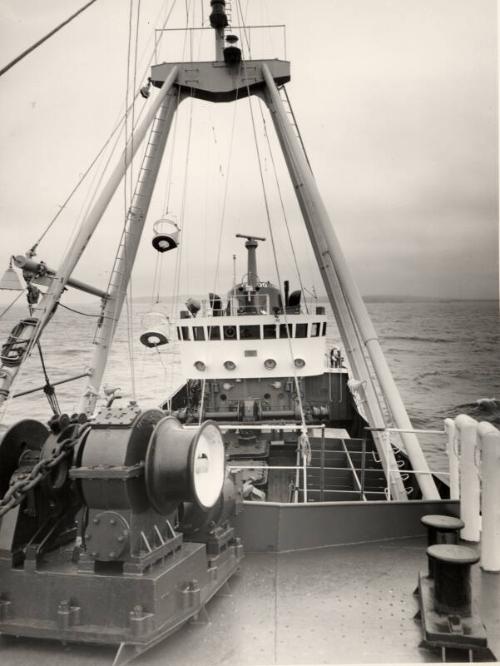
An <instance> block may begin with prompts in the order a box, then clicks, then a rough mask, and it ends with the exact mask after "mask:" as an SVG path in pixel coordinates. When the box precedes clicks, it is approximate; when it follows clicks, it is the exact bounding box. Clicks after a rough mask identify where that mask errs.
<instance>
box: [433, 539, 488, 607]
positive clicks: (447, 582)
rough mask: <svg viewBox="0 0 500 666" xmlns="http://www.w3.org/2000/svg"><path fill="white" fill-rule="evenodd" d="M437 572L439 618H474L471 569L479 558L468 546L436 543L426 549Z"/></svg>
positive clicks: (435, 583) (435, 593) (435, 605)
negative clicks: (444, 616)
mask: <svg viewBox="0 0 500 666" xmlns="http://www.w3.org/2000/svg"><path fill="white" fill-rule="evenodd" d="M427 555H428V557H429V558H430V559H431V560H432V562H433V565H432V566H433V569H434V610H435V611H436V613H439V614H440V615H455V614H456V615H460V616H462V617H469V616H470V615H471V583H470V568H471V565H472V564H475V563H476V562H478V561H479V555H477V554H476V553H475V551H474V550H473V549H472V548H468V547H467V546H455V545H449V544H436V545H434V546H430V547H429V548H428V549H427Z"/></svg>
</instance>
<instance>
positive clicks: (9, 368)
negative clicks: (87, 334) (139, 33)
mask: <svg viewBox="0 0 500 666" xmlns="http://www.w3.org/2000/svg"><path fill="white" fill-rule="evenodd" d="M177 72H178V69H177V66H174V67H173V68H172V69H171V71H170V73H169V76H168V77H167V78H166V80H165V81H164V82H163V85H162V86H161V89H160V92H159V94H158V95H157V96H156V98H155V99H154V100H152V104H151V106H150V108H149V110H148V112H147V113H146V115H145V117H144V120H143V121H142V123H141V124H140V125H139V127H138V128H137V130H136V131H135V132H134V135H133V138H132V140H131V141H130V142H129V143H128V144H127V146H126V148H125V150H124V151H123V153H122V155H121V156H120V158H119V160H118V162H117V164H116V166H115V168H114V170H113V172H112V173H111V176H110V177H109V179H108V182H107V184H106V186H105V187H104V189H103V190H102V192H101V194H100V196H99V197H98V199H97V200H96V202H95V204H94V206H93V207H92V209H91V210H90V211H89V213H88V215H87V217H86V218H85V219H84V220H83V222H82V223H81V225H80V229H79V231H78V234H77V235H76V237H75V239H74V241H73V243H72V244H71V247H70V248H69V250H68V252H67V253H66V256H65V257H64V259H63V261H62V263H61V265H60V267H59V268H58V270H57V271H56V274H55V275H54V277H53V278H52V280H51V283H50V285H49V288H48V290H47V292H46V293H45V295H44V296H43V298H42V300H41V301H40V303H39V304H38V305H36V306H35V307H34V308H33V313H34V317H33V318H32V319H31V320H30V324H29V325H24V327H23V330H22V334H21V335H22V338H23V343H24V352H23V354H22V355H21V356H20V358H19V360H18V361H17V362H16V363H15V364H13V363H5V362H4V363H2V365H1V366H0V406H1V405H2V403H4V402H5V400H6V399H7V398H8V396H9V394H10V391H11V388H12V385H13V383H14V381H15V379H16V377H17V375H18V373H19V370H20V369H21V367H22V364H23V362H24V361H25V360H26V358H27V357H28V356H29V354H30V352H31V350H32V349H33V347H34V345H35V344H36V342H37V341H38V340H39V339H40V336H41V334H42V331H43V330H44V328H45V326H46V325H47V324H48V322H49V321H50V319H51V318H52V315H53V314H54V312H55V310H56V308H57V305H58V303H59V300H60V298H61V296H62V293H63V291H64V290H65V288H66V285H67V284H68V280H69V279H70V278H71V275H72V273H73V271H74V269H75V267H76V265H77V264H78V261H79V260H80V258H81V256H82V254H83V252H84V251H85V248H86V247H87V245H88V243H89V241H90V239H91V238H92V236H93V234H94V231H95V230H96V228H97V226H98V224H99V222H100V220H101V218H102V216H103V214H104V212H105V211H106V208H107V207H108V205H109V203H110V201H111V199H112V198H113V195H114V193H115V192H116V190H117V188H118V186H119V184H120V182H121V180H122V178H123V176H124V173H125V172H126V169H127V168H128V166H129V165H130V162H131V160H132V158H133V157H134V155H135V153H136V152H137V150H138V148H139V146H140V145H141V143H142V141H143V139H144V137H145V136H146V133H147V131H148V129H149V127H150V126H151V123H152V122H153V120H154V118H155V117H156V114H157V113H158V111H159V109H160V106H161V105H162V104H163V101H164V99H165V98H166V96H167V94H168V93H169V91H170V89H171V88H172V86H173V85H174V82H175V80H176V77H177ZM128 264H129V262H127V266H126V271H127V272H128V276H127V278H126V279H127V282H128V277H129V276H130V271H131V269H132V266H131V265H128ZM122 302H123V301H122ZM120 309H121V304H120V306H119V308H118V309H117V311H116V312H115V316H116V317H119V314H120ZM37 315H38V316H37ZM23 323H24V322H23ZM108 352H109V348H108V349H107V352H106V357H107V353H108ZM104 363H105V359H104Z"/></svg>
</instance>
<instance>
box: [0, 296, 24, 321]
mask: <svg viewBox="0 0 500 666" xmlns="http://www.w3.org/2000/svg"><path fill="white" fill-rule="evenodd" d="M23 294H24V290H23V291H20V292H19V293H18V294H17V296H16V297H15V298H14V300H13V301H12V303H11V304H10V305H8V306H7V307H6V308H5V310H3V311H2V312H0V319H1V318H2V317H3V316H4V315H6V314H7V312H8V311H9V310H10V309H11V307H12V306H13V305H15V304H16V303H17V301H18V300H19V299H20V298H21V296H22V295H23Z"/></svg>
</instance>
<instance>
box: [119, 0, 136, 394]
mask: <svg viewBox="0 0 500 666" xmlns="http://www.w3.org/2000/svg"><path fill="white" fill-rule="evenodd" d="M133 6H134V0H130V2H129V24H128V43H127V76H126V90H125V109H126V111H125V148H124V151H123V156H124V178H123V199H124V202H123V203H124V209H125V210H124V220H123V232H122V243H123V260H124V263H125V271H124V272H125V274H128V275H129V278H128V283H127V291H126V294H125V312H126V327H127V348H128V356H129V365H130V382H131V388H132V398H133V399H134V400H136V381H135V359H134V348H133V345H134V343H133V323H132V317H133V305H132V275H131V274H130V273H131V267H129V265H128V264H129V258H128V256H127V235H128V234H129V233H130V232H129V224H130V223H131V221H130V215H129V213H130V211H131V206H132V200H133V166H134V165H133V140H134V113H135V100H136V97H134V100H133V103H132V109H131V116H132V118H131V128H130V137H129V131H128V127H129V122H128V120H129V118H128V115H129V114H128V106H129V105H128V100H129V95H130V85H131V76H130V66H131V59H132V55H131V54H132V41H133ZM137 8H138V11H137V25H136V31H135V35H136V39H137V36H138V31H139V18H140V15H139V9H140V0H138V5H137ZM136 70H137V41H136V42H135V57H134V70H133V79H132V80H133V85H134V87H133V90H135V81H136V76H137V71H136ZM129 144H130V145H131V151H132V157H131V159H130V164H129V166H128V173H129V177H130V193H129V194H128V192H127V162H126V160H127V148H128V145H129ZM129 197H130V198H129ZM119 279H121V278H119Z"/></svg>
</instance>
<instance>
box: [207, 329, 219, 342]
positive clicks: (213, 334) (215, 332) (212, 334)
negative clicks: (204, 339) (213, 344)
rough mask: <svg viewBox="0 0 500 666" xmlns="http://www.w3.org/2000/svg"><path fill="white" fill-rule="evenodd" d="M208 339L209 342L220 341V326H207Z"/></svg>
mask: <svg viewBox="0 0 500 666" xmlns="http://www.w3.org/2000/svg"><path fill="white" fill-rule="evenodd" d="M208 339H209V340H220V326H209V327H208Z"/></svg>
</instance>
